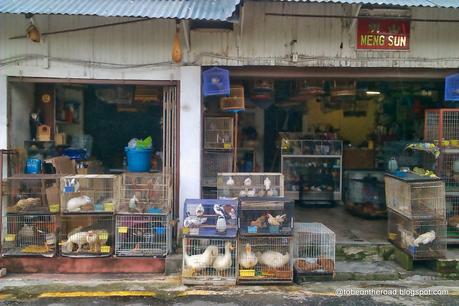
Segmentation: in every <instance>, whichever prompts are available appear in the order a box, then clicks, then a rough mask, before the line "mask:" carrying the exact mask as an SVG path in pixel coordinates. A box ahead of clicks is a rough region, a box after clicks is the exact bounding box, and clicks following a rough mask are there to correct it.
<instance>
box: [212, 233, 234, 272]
mask: <svg viewBox="0 0 459 306" xmlns="http://www.w3.org/2000/svg"><path fill="white" fill-rule="evenodd" d="M233 250H234V247H233V245H232V243H231V242H230V241H228V242H226V243H225V253H224V254H223V255H219V256H217V258H215V260H214V263H213V265H212V266H213V268H214V269H215V270H217V272H223V271H224V270H226V269H229V268H231V264H232V260H231V251H233Z"/></svg>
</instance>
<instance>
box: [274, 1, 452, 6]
mask: <svg viewBox="0 0 459 306" xmlns="http://www.w3.org/2000/svg"><path fill="white" fill-rule="evenodd" d="M278 1H281V2H310V3H314V2H315V3H339V4H369V5H382V6H386V5H387V6H407V7H439V8H459V0H278Z"/></svg>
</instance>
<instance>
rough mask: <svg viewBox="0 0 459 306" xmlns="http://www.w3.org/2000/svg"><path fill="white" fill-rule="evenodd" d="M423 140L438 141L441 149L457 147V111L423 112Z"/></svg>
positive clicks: (445, 109)
mask: <svg viewBox="0 0 459 306" xmlns="http://www.w3.org/2000/svg"><path fill="white" fill-rule="evenodd" d="M424 140H425V141H433V142H436V141H438V143H439V145H441V146H442V147H450V146H455V147H458V146H459V143H458V141H459V109H458V108H441V109H428V110H426V111H425V121H424Z"/></svg>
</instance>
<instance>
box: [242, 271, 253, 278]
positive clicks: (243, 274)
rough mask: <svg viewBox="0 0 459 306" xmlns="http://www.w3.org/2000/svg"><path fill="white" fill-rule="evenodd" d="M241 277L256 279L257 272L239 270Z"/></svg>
mask: <svg viewBox="0 0 459 306" xmlns="http://www.w3.org/2000/svg"><path fill="white" fill-rule="evenodd" d="M239 276H240V277H254V276H255V270H239Z"/></svg>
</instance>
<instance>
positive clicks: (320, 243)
mask: <svg viewBox="0 0 459 306" xmlns="http://www.w3.org/2000/svg"><path fill="white" fill-rule="evenodd" d="M335 243H336V237H335V233H334V232H333V231H332V230H330V229H329V228H328V227H326V226H325V225H323V224H321V223H296V222H295V227H294V243H293V258H294V264H293V267H294V269H295V272H296V273H297V274H302V275H308V274H333V273H334V272H335Z"/></svg>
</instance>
